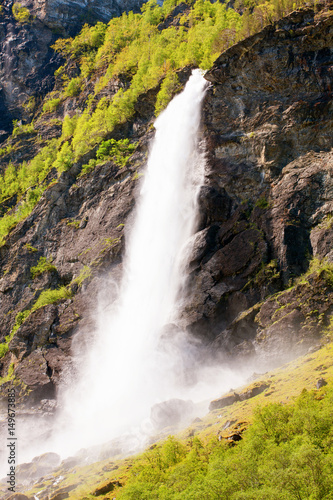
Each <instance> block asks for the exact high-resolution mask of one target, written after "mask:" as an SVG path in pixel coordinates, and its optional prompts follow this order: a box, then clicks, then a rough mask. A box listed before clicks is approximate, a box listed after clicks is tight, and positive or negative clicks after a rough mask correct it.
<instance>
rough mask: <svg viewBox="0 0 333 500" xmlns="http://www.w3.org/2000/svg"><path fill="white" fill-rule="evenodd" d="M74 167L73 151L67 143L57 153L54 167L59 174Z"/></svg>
mask: <svg viewBox="0 0 333 500" xmlns="http://www.w3.org/2000/svg"><path fill="white" fill-rule="evenodd" d="M72 165H73V151H72V148H71V146H70V144H69V142H68V141H66V142H65V143H64V144H63V145H62V146H61V148H60V150H59V151H58V153H57V158H56V160H55V162H54V164H53V166H54V167H55V168H56V169H57V170H58V172H59V173H60V172H65V171H66V170H69V169H70V168H71V166H72Z"/></svg>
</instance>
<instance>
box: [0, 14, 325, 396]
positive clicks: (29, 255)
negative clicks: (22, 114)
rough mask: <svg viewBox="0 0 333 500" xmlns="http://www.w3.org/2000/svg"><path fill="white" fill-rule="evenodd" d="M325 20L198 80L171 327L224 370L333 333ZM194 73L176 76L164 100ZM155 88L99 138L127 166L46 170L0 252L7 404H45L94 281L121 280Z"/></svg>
mask: <svg viewBox="0 0 333 500" xmlns="http://www.w3.org/2000/svg"><path fill="white" fill-rule="evenodd" d="M177 15H178V14H177ZM36 22H37V21H36ZM332 23H333V18H332V15H331V13H330V11H326V10H320V9H319V11H318V12H314V11H313V10H312V9H306V10H303V11H301V12H296V13H293V14H291V15H289V16H288V17H287V18H284V19H283V20H281V21H279V22H278V23H275V24H272V25H271V26H268V27H267V28H265V29H264V30H263V31H261V32H260V33H259V34H257V35H255V36H253V37H250V38H247V39H246V40H244V41H243V42H240V43H238V44H236V45H235V46H233V47H231V48H230V49H228V50H227V51H226V52H224V53H223V54H222V55H221V56H220V57H219V58H218V59H217V61H216V62H215V64H214V66H213V68H212V69H211V70H210V71H209V72H208V73H207V75H206V78H207V80H208V81H209V82H211V86H210V87H209V89H208V91H207V96H206V99H205V104H204V109H203V127H202V129H203V130H202V133H203V137H205V139H206V148H207V175H206V179H205V185H204V186H203V187H202V190H201V195H200V214H201V216H200V221H199V231H198V232H197V233H196V235H195V237H194V252H193V256H192V259H191V263H190V270H189V272H190V276H189V280H188V287H187V288H188V295H187V301H186V304H185V306H184V308H183V311H182V313H181V321H180V324H179V326H181V327H183V328H186V329H187V330H188V331H189V332H190V334H191V335H194V336H196V337H199V338H200V339H201V340H202V342H203V344H204V346H205V348H207V349H208V351H209V352H212V351H214V352H215V354H217V355H218V356H221V357H222V358H226V357H228V358H229V359H234V358H235V357H237V356H245V355H247V356H254V355H259V356H260V357H261V359H264V360H266V362H267V363H271V362H272V360H273V361H274V363H278V362H279V360H280V359H279V356H281V358H284V357H285V356H295V355H296V354H297V353H299V352H302V351H304V350H307V349H308V348H309V347H311V346H313V345H315V344H316V343H317V342H318V341H319V339H320V338H322V336H323V334H324V333H325V332H327V331H328V330H329V325H330V316H331V313H332V300H333V270H332V264H331V261H330V258H331V257H330V252H331V241H332V229H331V226H332V225H331V212H332V210H333V208H332V204H333V194H332V189H333V181H332V177H331V170H332V166H333V165H332V155H331V152H330V148H331V145H332V104H331V85H332V78H333V74H332V67H333V59H332V58H333V56H332V50H331V47H332V31H333V28H332ZM68 64H69V68H71V71H74V72H75V67H74V66H75V65H74V64H73V62H69V63H68ZM42 67H43V64H41V68H42ZM73 68H74V69H73ZM189 73H190V68H185V69H184V70H182V71H180V72H178V75H177V78H178V87H175V88H173V92H175V91H177V90H179V88H181V87H182V85H184V82H185V81H186V79H187V78H188V76H189ZM128 78H129V77H128V75H126V74H125V75H121V77H117V78H113V79H111V80H110V82H109V83H108V86H106V87H103V88H102V89H101V90H100V91H96V92H95V94H94V99H95V100H94V101H93V105H92V106H93V109H102V110H103V105H102V103H103V102H106V99H111V98H112V96H114V95H115V93H116V92H118V91H119V89H121V90H122V91H123V90H126V89H127V88H128V87H129V80H128ZM42 80H43V79H42ZM38 82H40V78H39V79H38ZM93 84H95V81H92V83H91V82H90V80H89V78H86V86H85V87H84V90H83V91H82V92H81V93H78V94H75V93H74V94H73V96H68V95H67V96H65V97H64V96H63V95H62V97H61V98H58V97H57V96H58V95H60V94H59V93H58V94H57V90H55V94H54V96H55V97H56V99H57V106H55V108H54V109H53V108H52V109H51V110H50V111H49V113H48V114H46V113H45V111H44V112H42V109H39V112H38V113H39V114H38V113H37V114H36V121H35V129H34V130H33V131H29V132H24V133H22V134H21V135H18V136H17V137H16V139H15V140H16V141H18V142H16V143H15V144H16V149H15V148H13V150H10V148H9V149H8V147H7V150H6V152H5V154H4V156H2V158H1V161H2V164H3V165H5V164H6V162H8V160H9V158H10V159H11V160H12V161H13V162H14V163H15V162H16V163H19V162H20V161H21V160H22V159H24V158H25V157H24V155H29V154H30V155H31V156H34V155H35V154H36V152H37V151H38V150H39V149H40V147H41V145H43V144H44V143H45V141H46V140H51V139H52V138H58V137H59V136H60V135H61V124H62V122H61V120H63V119H64V117H65V116H66V115H68V116H70V117H73V116H74V115H75V110H76V109H79V110H80V109H81V110H82V109H83V107H84V103H85V102H86V99H87V97H88V93H89V88H90V87H89V85H90V86H91V88H93ZM55 89H57V87H56V88H55ZM159 90H160V84H158V85H157V86H156V87H154V88H152V89H151V90H150V91H149V92H148V93H142V94H140V95H139V96H138V98H137V100H136V102H135V105H134V107H133V113H132V115H131V117H130V118H129V119H128V120H127V121H124V123H123V124H122V125H118V126H117V127H116V128H115V129H114V130H113V132H112V134H110V133H109V135H106V136H105V138H106V139H108V138H111V137H112V138H113V139H114V141H116V143H117V144H118V146H117V147H119V148H120V147H123V146H121V144H122V143H120V142H119V141H121V140H123V138H124V137H128V138H130V141H131V145H133V147H135V148H136V149H135V152H134V154H132V153H133V149H130V148H129V145H127V146H126V145H125V146H124V148H125V149H123V150H121V152H120V153H121V154H120V153H119V154H120V156H121V158H120V160H119V157H117V156H116V155H114V156H112V155H111V158H110V156H106V157H105V158H104V159H102V160H101V161H99V162H98V161H97V166H96V167H95V168H94V169H92V163H90V164H89V161H90V160H92V161H93V162H95V163H94V165H95V164H96V151H97V149H98V147H97V146H94V147H92V148H91V150H90V151H88V152H87V153H84V154H83V155H82V156H80V157H79V158H78V159H77V160H76V161H74V162H73V163H69V167H68V168H66V171H63V172H62V173H61V174H60V176H59V177H58V174H57V171H56V169H55V168H53V169H51V170H50V171H49V173H48V174H47V183H48V184H47V185H48V188H47V189H46V190H45V192H44V193H43V194H42V196H41V198H40V200H39V202H38V203H37V204H36V206H35V208H34V209H33V210H32V211H31V213H30V214H29V215H28V216H27V217H26V218H25V219H24V220H23V221H21V222H19V223H18V224H17V226H16V227H15V228H14V229H13V230H12V231H11V232H10V233H9V235H8V237H6V242H5V243H4V244H3V245H2V246H1V247H0V253H1V273H2V274H1V280H0V294H1V306H0V307H1V318H0V332H1V339H3V340H4V339H5V338H6V337H7V339H8V340H9V342H8V348H7V344H4V345H5V347H4V348H3V351H2V354H3V357H2V358H1V375H2V377H3V382H4V383H3V385H2V391H4V390H5V389H6V383H9V382H6V380H9V379H12V378H13V377H14V378H15V381H16V384H17V388H18V389H19V388H20V391H21V395H22V397H24V398H28V404H30V405H31V404H34V403H36V402H37V403H38V402H39V401H40V400H41V399H54V398H55V395H56V388H57V385H58V384H59V381H60V378H61V374H62V372H64V371H65V370H69V369H70V366H71V343H72V339H73V337H74V336H75V334H76V333H78V332H80V337H79V338H80V341H82V342H83V341H84V338H85V336H88V337H89V333H90V331H91V329H93V328H94V322H95V310H96V303H97V297H98V292H99V290H100V289H101V288H102V284H104V283H105V280H107V279H108V276H109V277H110V279H111V278H112V280H114V281H117V280H119V277H120V275H121V269H122V255H123V251H124V245H125V243H126V233H127V231H128V230H129V228H130V227H131V214H132V209H133V206H134V204H135V192H136V189H137V186H138V178H139V177H140V169H141V168H142V167H143V165H144V163H145V160H146V156H147V150H148V144H149V140H150V139H151V137H152V135H153V129H152V123H153V120H154V112H155V104H156V96H157V94H158V92H159ZM103 99H104V101H103ZM99 103H100V104H99ZM39 134H40V135H39ZM40 136H41V138H40ZM38 138H39V141H40V142H39V143H38V141H37V139H38ZM19 141H22V142H19ZM43 141H44V142H43ZM10 144H11V143H10ZM17 144H18V146H17ZM20 144H21V145H20ZM64 144H66V139H63V140H62V142H61V144H60V145H59V148H60V146H61V147H62V146H64ZM126 148H127V149H126ZM131 154H132V156H131ZM6 155H7V156H6ZM62 160H63V161H66V157H62ZM89 165H90V167H91V168H90V167H89ZM83 166H84V168H83ZM82 168H83V169H82ZM30 191H32V190H30ZM28 192H29V191H28ZM16 201H17V200H16V198H15V196H13V197H11V198H8V199H6V200H5V202H4V203H3V204H2V207H1V208H2V211H3V212H5V211H6V210H8V209H9V210H13V211H14V212H15V210H16V212H17V210H18V208H16V209H14V208H13V209H11V207H14V206H15V204H16ZM313 257H314V258H316V259H317V260H312V258H313ZM324 258H326V259H327V260H326V261H325V262H324V261H323V259H324ZM310 263H311V264H310ZM300 276H302V278H300V279H299V280H298V281H297V277H300ZM288 287H289V288H288ZM7 349H8V351H7Z"/></svg>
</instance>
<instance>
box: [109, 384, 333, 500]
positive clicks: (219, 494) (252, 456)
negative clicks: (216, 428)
mask: <svg viewBox="0 0 333 500" xmlns="http://www.w3.org/2000/svg"><path fill="white" fill-rule="evenodd" d="M332 403H333V387H332V384H331V386H330V387H329V389H328V390H327V392H326V395H325V396H324V397H323V398H317V395H316V393H309V392H307V391H306V390H304V391H303V392H302V394H301V395H300V396H299V398H298V399H297V400H296V401H295V402H294V403H293V404H291V405H284V404H269V405H267V406H265V407H262V408H259V409H258V410H257V412H256V415H255V419H254V423H253V425H252V426H251V427H250V428H249V430H248V431H246V432H245V434H244V439H243V440H242V441H241V442H240V443H238V444H237V446H234V447H231V448H230V447H229V446H228V445H227V444H226V442H223V441H222V442H219V441H218V440H216V441H215V442H210V443H208V444H204V443H202V442H201V441H200V440H199V439H198V438H193V439H192V440H191V441H189V442H188V443H187V446H184V444H182V443H181V442H179V441H177V440H176V439H174V438H169V439H168V440H167V441H166V442H165V443H163V444H159V445H157V446H156V447H155V448H154V449H150V450H148V451H147V452H146V453H144V454H143V455H141V457H140V458H139V459H137V460H136V461H135V462H134V466H133V467H132V469H131V472H130V476H129V479H128V482H127V484H126V485H125V486H124V487H123V488H121V489H120V492H119V494H117V499H119V500H143V499H147V500H148V499H149V500H150V499H156V500H160V499H165V500H173V499H174V500H202V499H205V500H206V499H207V500H220V499H221V498H223V499H230V500H241V499H242V500H245V499H247V500H250V499H251V500H258V499H262V500H281V499H282V500H293V499H295V500H300V499H303V498H304V499H311V500H324V499H326V500H329V499H331V498H332V496H331V492H332V488H333V418H332V417H333V409H332V408H333V406H332Z"/></svg>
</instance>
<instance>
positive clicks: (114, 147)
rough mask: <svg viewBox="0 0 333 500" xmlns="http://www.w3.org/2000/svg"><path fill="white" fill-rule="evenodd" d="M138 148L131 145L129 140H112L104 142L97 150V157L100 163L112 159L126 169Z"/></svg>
mask: <svg viewBox="0 0 333 500" xmlns="http://www.w3.org/2000/svg"><path fill="white" fill-rule="evenodd" d="M136 146H137V144H136V143H134V144H133V143H132V144H131V143H130V141H129V139H120V140H119V141H116V140H115V139H110V140H108V141H103V142H102V144H101V145H100V147H99V148H98V150H97V153H96V157H97V160H100V161H103V160H106V159H107V158H110V159H111V160H113V162H114V163H115V164H116V165H118V166H119V167H124V166H125V165H126V163H127V161H128V160H129V158H130V157H131V155H132V154H133V152H134V150H135V148H136Z"/></svg>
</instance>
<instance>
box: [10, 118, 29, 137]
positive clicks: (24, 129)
mask: <svg viewBox="0 0 333 500" xmlns="http://www.w3.org/2000/svg"><path fill="white" fill-rule="evenodd" d="M13 126H14V128H13V132H12V135H13V137H17V136H18V135H23V134H31V133H32V132H34V131H35V127H34V123H33V122H31V123H27V124H26V125H22V123H18V121H17V120H14V122H13Z"/></svg>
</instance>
